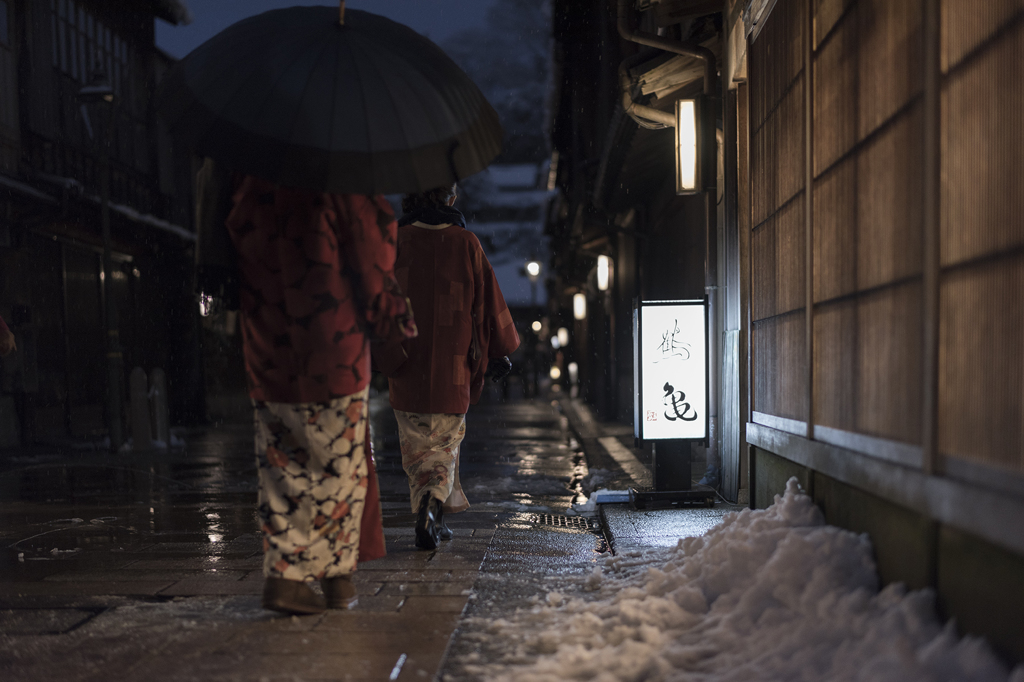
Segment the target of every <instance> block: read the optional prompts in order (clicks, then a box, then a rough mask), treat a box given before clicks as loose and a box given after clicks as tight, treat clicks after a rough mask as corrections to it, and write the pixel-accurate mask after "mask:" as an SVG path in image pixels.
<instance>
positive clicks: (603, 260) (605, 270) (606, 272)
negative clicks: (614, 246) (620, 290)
mask: <svg viewBox="0 0 1024 682" xmlns="http://www.w3.org/2000/svg"><path fill="white" fill-rule="evenodd" d="M611 264H612V259H611V258H609V257H608V256H604V255H601V256H598V257H597V288H598V289H600V290H601V291H608V285H609V283H610V280H611Z"/></svg>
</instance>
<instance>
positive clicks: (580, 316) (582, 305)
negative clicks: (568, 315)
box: [572, 293, 587, 320]
mask: <svg viewBox="0 0 1024 682" xmlns="http://www.w3.org/2000/svg"><path fill="white" fill-rule="evenodd" d="M572 316H573V317H574V318H576V319H577V320H585V319H587V296H586V294H582V293H580V294H575V295H573V297H572Z"/></svg>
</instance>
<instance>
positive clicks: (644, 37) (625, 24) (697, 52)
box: [619, 0, 718, 125]
mask: <svg viewBox="0 0 1024 682" xmlns="http://www.w3.org/2000/svg"><path fill="white" fill-rule="evenodd" d="M630 4H631V0H619V35H620V36H622V39H623V40H628V41H629V42H631V43H639V44H640V45H647V46H648V47H656V48H658V49H659V50H665V51H666V52H673V53H675V54H681V55H683V56H686V57H694V58H696V59H700V60H701V61H703V62H704V94H705V95H711V94H714V88H715V76H716V74H717V72H718V67H717V65H716V63H715V53H714V52H712V51H711V50H709V49H708V48H706V47H701V46H700V45H694V44H692V43H684V42H683V41H681V40H669V39H668V38H662V37H661V36H659V35H656V34H654V33H647V32H645V31H635V30H633V29H631V28H630V27H629V19H628V17H629V6H630ZM673 125H674V124H673Z"/></svg>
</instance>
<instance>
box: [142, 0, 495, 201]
mask: <svg viewBox="0 0 1024 682" xmlns="http://www.w3.org/2000/svg"><path fill="white" fill-rule="evenodd" d="M344 20H345V23H344V24H341V23H339V21H338V10H335V9H333V8H330V7H291V8H287V9H280V10H272V11H269V12H265V13H263V14H260V15H257V16H254V17H250V18H248V19H245V20H243V21H240V22H238V23H236V24H234V25H232V26H230V27H228V28H227V29H225V30H224V31H222V32H221V33H219V34H217V35H216V36H214V37H213V38H211V39H210V40H208V41H206V42H205V43H203V44H202V45H200V46H199V47H198V48H196V49H195V50H193V51H192V52H191V53H190V54H189V55H188V56H186V57H185V58H184V59H183V60H181V61H180V62H178V63H177V64H176V65H175V66H174V67H173V68H171V69H170V70H169V71H168V72H167V74H166V75H165V76H164V78H163V80H162V82H161V84H160V90H159V92H158V94H157V98H158V99H157V106H158V109H159V110H160V113H161V115H162V116H163V118H164V120H165V121H166V122H167V124H168V125H169V127H170V130H171V133H172V134H173V135H175V136H176V137H179V138H180V139H182V140H183V141H185V142H186V143H187V144H189V145H190V146H191V147H192V148H193V149H195V151H196V152H197V153H199V154H201V155H203V156H209V157H212V158H214V159H216V160H217V161H220V162H221V163H223V164H225V165H227V166H230V167H232V168H234V169H236V170H240V171H243V172H245V173H249V174H252V175H255V176H258V177H261V178H264V179H267V180H270V181H271V182H275V183H277V184H281V185H288V186H294V187H305V188H309V189H320V190H326V191H332V192H342V193H365V194H376V193H384V194H387V193H397V192H417V191H424V190H428V189H432V188H434V187H438V186H441V185H445V184H450V183H452V182H455V181H457V180H459V179H460V178H464V177H466V176H468V175H472V174H473V173H476V172H477V171H479V170H482V169H483V168H484V167H486V166H487V164H489V163H490V162H491V161H492V160H493V159H494V157H495V156H497V155H498V153H499V152H500V151H501V141H502V137H503V133H502V129H501V124H500V123H499V121H498V115H497V113H496V112H495V111H494V109H493V107H491V105H490V104H489V103H488V102H487V100H486V99H485V98H484V96H483V94H482V93H481V92H480V90H479V88H477V87H476V85H475V84H474V83H473V82H472V81H471V80H470V79H469V77H468V76H467V75H466V74H465V72H463V71H462V69H460V68H459V67H458V66H457V65H456V64H455V62H453V61H452V60H451V58H449V57H448V55H446V54H445V53H444V51H442V50H441V48H439V47H438V46H437V45H435V44H434V43H432V42H431V41H430V40H428V39H427V38H425V37H423V36H421V35H420V34H418V33H416V32H415V31H413V30H412V29H410V28H409V27H407V26H403V25H402V24H399V23H396V22H394V21H391V20H390V19H387V18H385V17H381V16H378V15H376V14H371V13H369V12H361V11H358V10H349V11H348V12H347V13H345V14H344Z"/></svg>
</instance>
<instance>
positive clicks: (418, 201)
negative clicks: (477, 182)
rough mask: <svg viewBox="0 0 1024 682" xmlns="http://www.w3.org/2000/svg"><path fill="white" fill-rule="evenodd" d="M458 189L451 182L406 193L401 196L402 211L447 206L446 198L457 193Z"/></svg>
mask: <svg viewBox="0 0 1024 682" xmlns="http://www.w3.org/2000/svg"><path fill="white" fill-rule="evenodd" d="M458 189H459V188H458V185H457V184H456V183H454V182H453V183H452V184H451V185H449V186H447V187H435V188H434V189H430V190H427V191H426V192H420V193H419V194H406V195H405V196H404V197H402V211H403V212H405V213H412V212H413V211H418V210H420V209H422V208H433V207H435V206H447V205H448V200H449V199H451V198H452V197H453V196H455V195H456V194H457V193H458Z"/></svg>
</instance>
